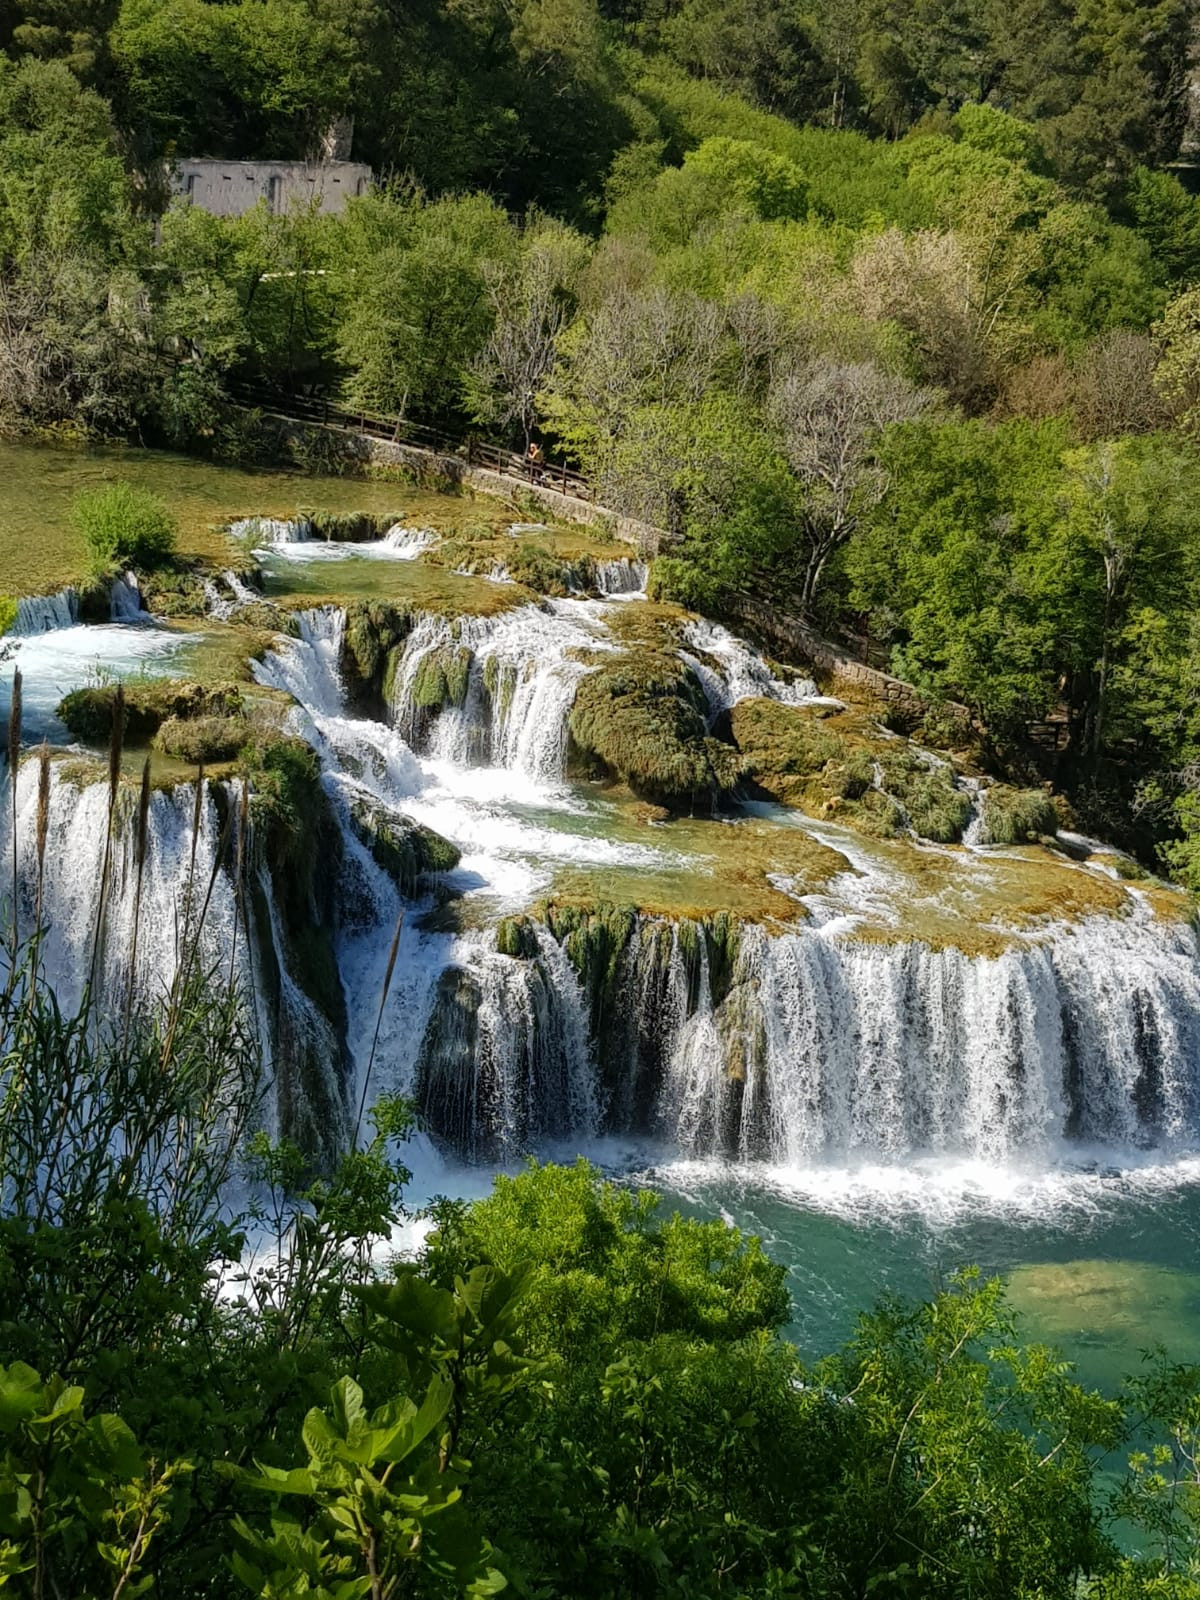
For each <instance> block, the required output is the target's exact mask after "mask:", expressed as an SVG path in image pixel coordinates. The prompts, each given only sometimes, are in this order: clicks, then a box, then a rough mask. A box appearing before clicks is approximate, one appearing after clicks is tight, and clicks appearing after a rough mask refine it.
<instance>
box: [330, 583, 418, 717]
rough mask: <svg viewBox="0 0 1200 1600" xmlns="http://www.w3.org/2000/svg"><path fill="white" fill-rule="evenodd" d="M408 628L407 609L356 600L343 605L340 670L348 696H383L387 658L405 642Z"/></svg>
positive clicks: (411, 617)
mask: <svg viewBox="0 0 1200 1600" xmlns="http://www.w3.org/2000/svg"><path fill="white" fill-rule="evenodd" d="M412 625H413V614H412V612H411V611H410V610H409V609H408V607H407V606H402V605H395V604H393V603H391V602H389V601H382V600H360V601H358V602H356V603H355V604H354V605H351V606H347V608H346V627H345V632H344V633H343V635H342V660H341V669H342V676H343V677H344V678H345V680H346V685H347V688H348V689H349V690H350V692H351V694H352V695H358V696H359V697H361V696H362V695H364V694H367V693H375V694H381V693H384V677H385V674H386V672H387V668H388V661H389V658H390V656H391V654H392V652H393V651H394V650H395V649H396V648H397V646H398V645H400V644H402V643H403V641H404V640H405V639H407V637H408V635H409V633H410V632H411V631H412ZM385 698H386V696H385Z"/></svg>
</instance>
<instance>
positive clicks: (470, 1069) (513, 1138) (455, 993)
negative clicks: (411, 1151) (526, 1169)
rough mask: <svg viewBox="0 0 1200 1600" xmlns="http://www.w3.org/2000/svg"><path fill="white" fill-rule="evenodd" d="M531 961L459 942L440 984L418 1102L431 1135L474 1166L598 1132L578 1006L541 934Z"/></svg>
mask: <svg viewBox="0 0 1200 1600" xmlns="http://www.w3.org/2000/svg"><path fill="white" fill-rule="evenodd" d="M538 939H539V950H540V953H539V957H538V959H537V960H536V961H512V960H510V959H509V958H508V957H506V956H503V955H499V954H497V953H496V952H495V951H494V950H493V949H492V948H490V946H491V943H492V941H491V939H490V938H489V936H487V935H481V936H477V937H476V938H475V939H474V940H467V941H463V942H462V945H461V946H460V948H459V950H458V952H457V954H458V959H457V960H455V961H454V962H453V963H452V964H451V965H449V966H447V967H446V968H445V969H444V970H443V972H442V973H441V975H440V976H439V978H438V982H437V991H436V998H435V1000H434V1005H433V1008H432V1012H431V1015H430V1018H429V1022H428V1025H427V1030H426V1034H425V1039H424V1041H423V1045H422V1050H421V1057H420V1064H419V1071H418V1078H417V1096H418V1102H419V1104H420V1106H421V1109H422V1112H423V1114H424V1116H425V1119H426V1121H427V1122H428V1124H429V1126H430V1127H432V1128H433V1129H435V1130H436V1132H437V1133H438V1134H439V1135H440V1136H441V1137H442V1138H444V1139H446V1140H447V1141H448V1142H449V1143H450V1144H451V1145H453V1146H454V1148H455V1149H457V1150H459V1151H461V1152H462V1153H463V1154H464V1155H467V1156H469V1157H470V1158H472V1159H474V1160H489V1159H490V1160H494V1159H500V1158H503V1157H505V1156H508V1155H511V1154H513V1153H514V1152H518V1151H521V1150H526V1149H528V1148H530V1146H532V1145H534V1144H536V1143H537V1142H538V1141H539V1140H544V1139H565V1138H575V1139H582V1140H587V1139H589V1138H590V1137H592V1136H593V1135H594V1134H595V1133H596V1132H597V1128H598V1119H597V1111H596V1100H595V1082H594V1074H593V1072H592V1069H591V1053H590V1049H589V1041H588V1037H587V1029H586V1023H585V1017H584V1007H583V999H582V995H581V993H580V989H579V983H578V979H577V978H576V976H575V974H574V972H573V970H572V968H571V966H570V963H569V961H568V960H567V958H566V956H565V955H564V953H563V951H562V950H561V949H560V948H559V946H558V945H557V944H556V943H555V942H554V940H553V939H552V938H551V937H550V935H549V934H548V933H546V932H545V931H544V930H542V931H541V932H540V933H539V935H538Z"/></svg>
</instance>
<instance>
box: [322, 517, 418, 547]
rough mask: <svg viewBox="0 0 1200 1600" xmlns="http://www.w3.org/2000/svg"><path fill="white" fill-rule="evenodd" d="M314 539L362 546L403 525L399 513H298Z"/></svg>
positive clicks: (402, 519)
mask: <svg viewBox="0 0 1200 1600" xmlns="http://www.w3.org/2000/svg"><path fill="white" fill-rule="evenodd" d="M297 515H298V516H300V517H303V518H304V519H305V520H306V521H307V522H308V524H309V526H310V527H311V528H312V534H313V537H314V538H315V539H325V540H327V541H329V542H331V543H336V544H364V543H367V542H368V541H370V540H372V539H382V538H383V536H384V534H385V533H387V532H389V531H390V530H391V529H392V528H394V527H396V526H397V524H399V523H403V521H404V513H403V512H400V511H389V512H376V511H301V512H298V513H297Z"/></svg>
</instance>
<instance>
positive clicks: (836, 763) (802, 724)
mask: <svg viewBox="0 0 1200 1600" xmlns="http://www.w3.org/2000/svg"><path fill="white" fill-rule="evenodd" d="M730 725H731V728H732V731H733V738H734V743H735V744H736V745H737V747H738V749H739V750H740V751H741V754H742V757H743V761H744V763H745V769H746V772H747V774H748V776H749V777H751V778H752V779H753V780H754V782H755V783H756V784H757V785H758V787H759V788H760V789H761V790H762V791H763V792H764V793H765V794H768V795H770V796H771V797H772V799H775V800H781V801H783V803H784V804H785V805H800V804H802V803H804V801H805V800H807V799H809V798H810V797H811V795H812V792H813V786H812V784H811V782H810V780H811V779H813V778H817V777H823V776H824V775H825V773H826V771H827V769H828V772H829V781H828V783H827V784H826V785H825V786H824V790H823V792H824V794H825V795H827V796H837V797H839V798H854V797H855V791H856V790H857V793H858V794H861V793H863V792H864V791H865V790H866V789H868V788H869V787H870V785H871V783H872V781H873V778H874V770H873V768H872V767H871V765H870V761H869V758H868V760H867V764H866V766H865V767H864V766H863V765H862V764H861V761H860V760H859V758H860V757H861V754H862V753H861V752H858V751H855V750H854V749H853V747H852V746H851V745H850V744H849V742H848V741H847V740H845V739H843V738H841V737H840V736H839V735H838V734H837V733H835V732H833V731H832V730H831V729H830V728H829V727H827V726H826V723H825V722H824V720H822V719H821V718H820V717H817V716H815V715H814V714H812V713H810V712H806V711H804V710H802V709H800V708H798V707H795V706H786V705H782V704H780V702H779V701H777V700H743V701H741V702H740V703H739V704H738V705H736V706H734V708H733V710H732V711H731V713H730ZM861 780H865V781H861Z"/></svg>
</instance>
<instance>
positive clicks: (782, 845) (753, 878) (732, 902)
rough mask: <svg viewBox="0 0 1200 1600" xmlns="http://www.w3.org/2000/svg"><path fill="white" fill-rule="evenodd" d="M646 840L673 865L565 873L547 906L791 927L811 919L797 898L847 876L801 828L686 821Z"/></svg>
mask: <svg viewBox="0 0 1200 1600" xmlns="http://www.w3.org/2000/svg"><path fill="white" fill-rule="evenodd" d="M643 835H644V842H646V843H652V844H653V845H655V846H656V847H658V848H659V849H661V850H662V851H663V853H664V855H665V856H667V857H668V858H670V857H674V858H675V859H666V860H664V861H663V862H662V863H661V864H658V865H652V866H648V865H644V864H630V865H612V866H602V867H600V866H597V867H566V868H563V869H562V870H561V871H559V872H558V873H556V874H555V878H554V883H553V887H552V889H551V891H550V894H549V895H548V896H547V899H548V900H549V901H552V902H553V903H554V904H556V905H560V906H571V905H575V906H586V905H591V904H594V903H595V902H597V901H605V902H608V903H610V904H613V905H627V906H636V907H637V908H638V909H639V910H640V911H644V912H645V913H646V914H647V915H649V916H658V917H669V918H671V919H673V920H681V919H682V920H690V921H703V920H704V919H705V918H706V917H712V916H716V915H719V914H720V913H722V912H727V913H728V914H729V915H730V916H731V917H734V918H736V919H737V920H738V921H742V922H763V923H776V924H789V923H794V922H796V921H799V920H802V919H803V918H805V917H806V916H807V911H806V909H805V907H804V906H803V905H801V904H800V903H799V901H798V900H797V898H796V896H798V895H801V894H809V893H813V892H816V891H818V890H821V889H824V888H826V887H827V886H828V884H829V882H830V880H831V879H833V878H834V877H836V876H837V875H838V874H839V873H842V872H846V871H848V870H849V863H848V862H847V860H846V858H845V857H844V856H843V855H841V854H840V853H839V852H838V851H837V850H835V849H833V848H832V847H830V846H829V845H826V844H823V843H822V842H821V841H820V840H819V839H816V838H814V837H813V836H812V835H811V834H809V833H806V832H805V831H804V830H803V829H802V828H786V827H780V826H778V825H777V824H775V823H772V822H768V821H765V820H762V819H760V818H757V817H746V818H739V819H738V820H736V821H729V822H724V821H718V820H715V819H714V820H711V821H709V820H703V819H700V818H694V817H680V818H677V819H675V820H674V821H672V822H669V823H667V824H664V825H662V826H659V827H655V828H654V829H653V831H652V832H651V830H650V829H649V828H643ZM782 883H786V884H787V886H788V887H787V889H786V890H785V889H783V888H781V887H779V885H780V884H782Z"/></svg>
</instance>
